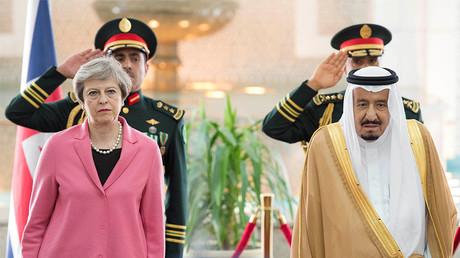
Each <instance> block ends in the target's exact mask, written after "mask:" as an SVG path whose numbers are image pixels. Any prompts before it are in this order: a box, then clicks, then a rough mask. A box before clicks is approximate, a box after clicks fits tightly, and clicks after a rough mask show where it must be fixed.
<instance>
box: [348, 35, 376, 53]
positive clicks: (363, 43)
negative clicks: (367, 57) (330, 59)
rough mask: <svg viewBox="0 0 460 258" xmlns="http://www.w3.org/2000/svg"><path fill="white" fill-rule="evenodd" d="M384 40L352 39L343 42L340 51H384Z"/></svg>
mask: <svg viewBox="0 0 460 258" xmlns="http://www.w3.org/2000/svg"><path fill="white" fill-rule="evenodd" d="M383 46H384V44H383V40H382V39H380V38H367V39H363V38H358V39H350V40H347V41H345V42H343V43H342V44H341V45H340V50H344V51H351V50H357V49H371V48H376V49H382V50H383Z"/></svg>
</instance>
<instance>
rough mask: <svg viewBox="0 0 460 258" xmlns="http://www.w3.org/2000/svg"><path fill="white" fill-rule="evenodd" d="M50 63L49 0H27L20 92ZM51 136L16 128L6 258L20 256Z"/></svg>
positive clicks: (58, 95)
mask: <svg viewBox="0 0 460 258" xmlns="http://www.w3.org/2000/svg"><path fill="white" fill-rule="evenodd" d="M51 65H56V53H55V49H54V38H53V28H52V24H51V17H50V8H49V3H48V0H29V1H28V6H27V18H26V30H25V38H24V53H23V61H22V75H21V91H23V90H25V89H26V88H27V86H29V84H30V83H31V82H33V81H34V80H35V79H36V78H37V77H39V76H40V75H42V74H43V73H44V72H45V71H46V70H47V69H48V68H49V67H50V66H51ZM61 98H62V90H61V88H60V87H59V88H58V89H57V90H56V91H55V92H54V93H53V94H51V95H50V97H49V98H48V99H47V102H49V101H55V100H58V99H61ZM50 136H51V134H49V133H39V132H37V131H34V130H30V129H27V128H24V127H20V126H18V128H17V134H16V148H15V153H14V155H15V159H14V166H13V179H12V184H11V201H10V212H9V220H8V239H7V247H6V257H8V258H14V257H15V258H18V257H21V254H20V249H21V248H20V247H21V238H22V232H23V230H24V226H25V225H26V223H27V216H28V215H29V202H30V193H31V191H32V183H33V175H34V171H35V167H36V165H37V162H38V158H39V156H40V152H41V148H42V147H43V145H44V144H45V142H46V140H47V139H48V138H49V137H50Z"/></svg>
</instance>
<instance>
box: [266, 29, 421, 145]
mask: <svg viewBox="0 0 460 258" xmlns="http://www.w3.org/2000/svg"><path fill="white" fill-rule="evenodd" d="M391 38H392V36H391V32H390V31H389V30H388V29H387V28H385V27H383V26H380V25H377V24H357V25H352V26H349V27H346V28H344V29H342V30H341V31H339V32H337V34H335V35H334V37H333V38H332V40H331V46H332V47H333V48H334V49H337V50H340V51H339V52H338V53H333V54H331V55H330V56H329V57H328V58H326V59H325V60H324V61H323V62H322V63H321V64H320V65H319V66H318V67H317V68H316V70H315V72H314V74H313V76H312V77H311V78H310V79H309V80H306V81H305V82H303V83H302V84H301V85H300V86H299V87H297V88H296V89H294V90H293V91H292V92H290V93H288V94H287V96H286V97H284V98H283V99H282V100H281V101H280V102H279V103H278V104H277V105H276V106H275V108H273V110H272V111H270V113H268V114H267V116H266V117H265V119H264V121H263V124H262V131H263V132H264V133H265V134H267V135H268V136H270V137H272V138H274V139H276V140H280V141H283V142H287V143H295V142H300V141H302V142H303V143H304V144H303V146H304V149H305V147H306V144H305V143H306V142H308V141H310V138H311V136H312V135H313V133H314V132H315V131H316V129H318V128H319V127H321V126H324V125H327V124H331V123H334V122H337V121H339V119H340V117H341V116H342V112H343V97H344V94H345V91H341V92H336V93H330V94H322V93H318V91H319V90H321V89H326V88H330V87H333V86H334V85H336V84H337V83H338V82H339V80H340V79H341V78H342V75H343V73H344V72H345V73H346V74H348V73H349V72H350V71H351V70H354V69H358V68H363V67H367V66H380V63H381V61H380V59H381V57H382V55H383V53H384V46H385V45H386V44H388V43H389V42H390V41H391ZM402 100H403V104H404V109H405V112H406V118H407V119H416V120H418V121H420V122H423V121H422V115H421V111H420V104H419V103H418V102H416V101H412V100H410V99H406V98H404V97H403V98H402Z"/></svg>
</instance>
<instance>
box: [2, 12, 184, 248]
mask: <svg viewBox="0 0 460 258" xmlns="http://www.w3.org/2000/svg"><path fill="white" fill-rule="evenodd" d="M95 47H96V49H97V50H86V51H83V52H81V53H78V54H75V55H73V56H70V57H69V58H68V59H66V60H65V61H64V62H63V63H62V64H61V65H60V66H58V67H57V68H56V67H54V66H53V67H51V68H50V69H49V70H48V71H46V72H45V73H44V74H43V75H42V76H41V77H40V78H38V79H37V80H36V81H35V82H33V83H32V84H31V85H30V86H29V87H28V88H27V89H26V90H24V91H23V92H21V93H20V94H19V95H17V96H16V97H15V98H14V99H13V100H12V101H11V103H10V104H9V105H8V106H7V108H6V112H5V115H6V117H7V118H8V119H9V120H11V121H12V122H14V123H16V124H18V125H21V126H24V127H28V128H31V129H34V130H38V131H42V132H57V131H60V130H63V129H66V128H69V127H71V126H73V125H76V124H79V123H82V122H83V121H84V120H85V118H86V113H85V111H84V110H82V109H81V106H80V105H79V104H78V102H77V99H76V98H75V95H74V94H73V93H68V95H67V97H66V98H64V99H62V100H59V101H56V102H52V103H44V101H45V99H46V98H47V97H48V96H49V95H50V94H51V93H52V92H53V91H54V90H55V89H56V88H57V87H58V86H59V85H61V84H62V83H63V82H64V81H65V80H66V78H73V77H74V75H75V73H76V71H77V70H78V69H79V67H80V65H82V64H84V63H86V62H88V61H89V60H91V59H93V58H95V57H98V56H100V55H101V53H102V52H101V51H103V52H105V53H106V55H111V56H113V57H114V58H115V59H116V60H117V61H119V62H120V63H121V64H122V67H123V69H124V70H125V71H126V72H127V73H128V74H129V76H130V77H131V80H132V81H133V87H132V90H131V93H130V95H129V96H128V98H127V100H126V101H125V103H124V107H123V108H122V111H121V113H120V115H121V116H122V117H124V118H125V119H126V121H127V122H128V124H129V125H130V126H132V127H134V128H135V129H137V130H139V131H141V132H143V133H145V134H146V135H148V136H149V137H151V138H153V139H154V140H156V141H157V143H158V146H159V147H160V151H161V154H162V157H163V164H164V166H165V174H164V176H165V183H166V184H167V186H168V190H167V194H166V198H165V199H166V200H165V202H166V203H165V206H166V207H165V208H166V209H165V210H166V257H182V255H183V244H184V241H185V231H186V219H187V168H186V159H185V142H184V137H183V133H184V132H183V128H184V119H183V115H184V111H183V110H182V109H179V108H176V107H174V106H171V105H169V104H167V103H165V102H163V101H159V100H154V99H151V98H149V97H146V96H144V95H142V92H141V84H142V81H143V79H144V77H145V75H146V73H147V70H148V68H149V65H148V63H147V61H148V60H149V59H150V58H152V57H153V56H154V54H155V51H156V49H157V38H156V36H155V34H154V32H153V31H152V30H151V29H150V28H149V27H148V26H147V25H146V24H145V23H143V22H141V21H138V20H136V19H131V18H122V19H115V20H112V21H109V22H107V23H106V24H104V25H103V26H102V27H101V28H100V29H99V31H98V32H97V34H96V38H95ZM120 209H123V207H120ZM127 248H129V247H127Z"/></svg>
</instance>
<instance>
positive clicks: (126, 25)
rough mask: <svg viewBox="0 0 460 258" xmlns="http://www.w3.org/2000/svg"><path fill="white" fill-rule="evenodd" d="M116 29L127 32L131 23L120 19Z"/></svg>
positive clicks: (125, 19)
mask: <svg viewBox="0 0 460 258" xmlns="http://www.w3.org/2000/svg"><path fill="white" fill-rule="evenodd" d="M118 28H119V29H120V31H121V32H125V33H126V32H129V31H130V30H131V22H130V21H129V20H128V19H127V18H126V17H125V18H123V19H121V21H120V23H119V24H118Z"/></svg>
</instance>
